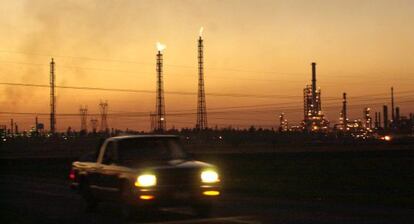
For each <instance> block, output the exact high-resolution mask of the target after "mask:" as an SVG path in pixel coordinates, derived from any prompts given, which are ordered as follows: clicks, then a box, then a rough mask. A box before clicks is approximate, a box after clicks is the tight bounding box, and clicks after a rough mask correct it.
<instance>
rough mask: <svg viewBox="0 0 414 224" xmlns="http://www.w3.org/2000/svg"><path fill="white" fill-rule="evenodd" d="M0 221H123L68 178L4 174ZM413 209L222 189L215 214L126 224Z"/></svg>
mask: <svg viewBox="0 0 414 224" xmlns="http://www.w3.org/2000/svg"><path fill="white" fill-rule="evenodd" d="M0 191H1V197H0V198H1V200H0V206H1V214H0V223H2V224H3V223H59V224H62V223H104V224H105V223H120V218H119V209H118V208H117V206H116V205H113V204H102V205H100V207H99V209H98V211H97V212H95V213H85V212H84V211H83V207H82V205H83V201H82V199H81V198H80V197H79V196H78V195H77V194H75V193H74V192H73V191H71V190H70V189H69V188H68V183H67V181H65V180H58V179H53V178H41V177H36V176H21V175H11V174H7V175H0ZM413 216H414V209H402V208H387V207H378V206H376V207H374V206H360V205H359V206H355V205H350V204H337V203H332V202H324V201H323V200H314V201H287V200H286V201H285V200H284V201H280V200H274V199H271V198H255V197H249V196H248V195H235V194H229V193H227V194H224V195H223V197H222V200H221V201H220V202H219V203H217V204H216V206H215V209H214V212H213V216H212V217H211V218H203V219H201V218H197V217H195V216H194V215H193V214H192V213H191V211H190V210H186V209H163V210H161V211H159V212H156V213H151V214H147V215H146V216H143V217H134V218H132V219H131V220H129V221H128V222H127V223H131V224H132V223H154V224H155V223H158V224H179V223H183V224H184V223H187V224H193V223H194V224H196V223H206V224H208V223H242V224H256V223H392V224H395V223H414V218H413Z"/></svg>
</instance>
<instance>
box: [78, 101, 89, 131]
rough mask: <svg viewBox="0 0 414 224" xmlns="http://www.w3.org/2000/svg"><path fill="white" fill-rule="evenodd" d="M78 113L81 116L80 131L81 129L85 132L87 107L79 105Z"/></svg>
mask: <svg viewBox="0 0 414 224" xmlns="http://www.w3.org/2000/svg"><path fill="white" fill-rule="evenodd" d="M79 114H80V118H81V125H80V131H83V132H85V133H86V132H87V131H88V128H87V118H88V107H86V106H85V107H83V106H81V107H80V108H79Z"/></svg>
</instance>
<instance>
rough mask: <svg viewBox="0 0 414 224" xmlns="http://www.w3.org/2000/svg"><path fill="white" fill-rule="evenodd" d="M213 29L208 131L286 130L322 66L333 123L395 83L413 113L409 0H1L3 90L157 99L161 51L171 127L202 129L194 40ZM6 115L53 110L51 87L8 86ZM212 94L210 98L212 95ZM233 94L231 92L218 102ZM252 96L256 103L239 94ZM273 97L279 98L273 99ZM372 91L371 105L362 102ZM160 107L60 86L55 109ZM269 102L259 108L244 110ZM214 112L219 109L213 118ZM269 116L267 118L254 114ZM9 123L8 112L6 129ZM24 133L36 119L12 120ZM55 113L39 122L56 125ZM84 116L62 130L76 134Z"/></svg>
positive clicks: (120, 124) (133, 120) (68, 120)
mask: <svg viewBox="0 0 414 224" xmlns="http://www.w3.org/2000/svg"><path fill="white" fill-rule="evenodd" d="M201 26H203V27H204V39H205V84H206V93H207V94H208V95H207V110H208V111H209V112H210V114H209V115H208V120H209V126H213V127H214V126H215V125H218V126H228V125H232V126H233V127H246V126H249V125H256V126H262V127H270V126H277V125H278V121H277V116H276V115H277V114H279V113H280V112H282V111H284V112H285V113H286V115H287V118H288V119H289V120H290V121H291V123H292V124H295V123H298V122H299V121H300V119H302V107H303V105H302V90H303V87H304V86H305V85H306V84H308V83H309V82H310V63H311V62H312V61H316V62H317V64H318V65H317V74H318V76H317V79H318V86H319V87H321V89H322V107H323V108H324V107H325V108H326V109H325V113H326V115H327V117H328V119H329V120H331V122H333V123H335V122H336V121H337V119H338V116H339V111H340V107H341V103H340V99H336V98H340V97H341V95H342V92H347V94H348V97H349V105H350V118H351V119H352V118H360V117H361V115H362V110H363V108H364V107H365V106H371V107H372V108H373V110H379V109H380V106H381V105H382V104H385V103H388V104H389V100H388V99H387V97H388V95H385V94H386V93H387V92H389V88H390V87H391V86H394V89H395V92H396V97H397V98H396V104H397V105H400V106H401V113H402V114H406V115H407V114H408V113H409V112H413V111H414V87H413V86H414V29H413V27H414V2H413V1H410V0H407V1H381V0H375V1H328V0H326V1H275V0H272V1H253V0H252V1H247V0H246V1H237V0H235V1H223V0H220V1H133V0H131V1H109V0H108V1H100V0H86V1H81V0H77V1H64V2H63V1H58V0H39V1H22V0H13V1H12V0H6V1H1V2H0V83H5V82H9V83H34V84H48V80H49V76H48V75H49V74H48V73H49V68H48V66H49V65H48V63H49V61H50V58H51V57H54V58H55V61H56V70H57V71H56V76H57V84H58V85H64V86H90V87H103V88H117V89H136V90H150V91H155V81H156V79H155V78H156V74H155V54H156V49H155V43H156V42H157V41H160V42H162V43H165V44H166V45H167V49H166V50H165V51H164V60H165V65H164V70H165V73H164V75H165V79H164V87H165V91H166V95H165V102H166V112H167V126H168V127H169V128H171V127H172V126H175V127H193V126H194V122H195V115H194V114H189V115H184V116H175V115H174V116H168V114H169V113H170V114H171V113H177V112H174V111H183V110H184V111H185V112H189V113H191V112H195V107H196V103H197V98H196V95H182V94H172V93H169V92H192V93H195V92H196V91H197V68H196V66H197V64H196V63H197V52H196V47H197V46H196V44H197V43H196V40H197V38H198V30H199V28H200V27H201ZM0 93H1V94H0V105H1V109H0V112H31V113H32V112H37V113H48V111H49V90H48V89H47V88H35V87H16V86H7V85H0ZM209 94H212V95H209ZM214 94H224V95H231V96H214ZM237 94H245V95H249V96H250V97H237V96H235V95H237ZM269 95H274V97H271V96H269ZM363 95H370V96H367V97H360V96H363ZM100 100H107V101H108V103H109V111H110V113H123V112H145V113H149V112H150V111H153V110H154V108H155V94H153V93H126V92H114V91H111V92H109V91H87V90H73V89H58V90H57V105H58V107H57V112H58V113H78V112H79V106H80V105H87V106H88V108H89V113H98V104H99V101H100ZM249 105H267V106H260V107H242V108H231V109H217V110H213V108H222V107H239V106H249ZM213 111H215V113H212V112H213ZM255 111H261V112H255ZM11 117H12V116H11V115H8V114H0V124H8V123H9V119H10V118H11ZM13 118H14V120H15V121H17V122H18V123H19V125H20V129H21V130H23V129H28V128H30V126H33V124H32V123H33V120H34V118H33V115H30V116H29V115H13ZM47 119H48V117H47V116H41V117H40V120H41V121H42V122H44V123H45V124H46V127H49V124H48V122H47ZM79 125H80V119H79V117H70V116H69V117H58V120H57V127H58V129H59V130H65V129H66V128H67V126H72V127H73V128H74V129H79ZM109 125H110V127H115V128H120V129H125V128H130V129H140V130H147V129H148V128H149V116H146V115H145V116H143V115H141V116H134V117H110V119H109Z"/></svg>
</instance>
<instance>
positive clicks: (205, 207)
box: [192, 203, 213, 218]
mask: <svg viewBox="0 0 414 224" xmlns="http://www.w3.org/2000/svg"><path fill="white" fill-rule="evenodd" d="M192 207H193V210H194V212H195V214H196V215H197V216H198V217H202V218H208V217H210V216H211V213H212V210H213V205H212V204H211V203H200V204H195V205H193V206H192Z"/></svg>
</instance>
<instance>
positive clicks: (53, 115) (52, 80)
mask: <svg viewBox="0 0 414 224" xmlns="http://www.w3.org/2000/svg"><path fill="white" fill-rule="evenodd" d="M55 78H56V77H55V62H54V61H53V58H52V61H51V62H50V132H51V133H55V131H56V96H55Z"/></svg>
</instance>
